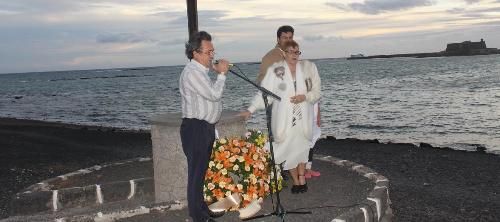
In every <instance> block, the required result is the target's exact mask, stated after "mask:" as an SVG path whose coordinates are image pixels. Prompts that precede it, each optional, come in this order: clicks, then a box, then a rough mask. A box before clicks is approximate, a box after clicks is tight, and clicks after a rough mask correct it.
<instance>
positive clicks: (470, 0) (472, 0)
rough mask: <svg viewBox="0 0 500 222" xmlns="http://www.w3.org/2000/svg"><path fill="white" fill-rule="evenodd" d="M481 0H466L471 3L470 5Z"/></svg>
mask: <svg viewBox="0 0 500 222" xmlns="http://www.w3.org/2000/svg"><path fill="white" fill-rule="evenodd" d="M480 1H481V0H465V2H466V3H467V4H469V5H470V4H474V3H478V2H480Z"/></svg>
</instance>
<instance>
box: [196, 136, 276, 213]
mask: <svg viewBox="0 0 500 222" xmlns="http://www.w3.org/2000/svg"><path fill="white" fill-rule="evenodd" d="M266 141H267V139H266V136H265V135H264V134H263V133H262V132H261V131H256V130H250V131H249V132H247V133H246V134H245V137H243V138H231V139H227V138H222V139H218V140H216V141H215V142H214V146H213V150H212V155H211V160H210V162H209V165H208V170H207V172H206V174H205V182H204V186H203V193H204V198H205V201H206V202H207V203H208V204H211V203H214V202H217V201H221V200H223V199H224V198H226V197H229V196H231V195H233V194H235V193H238V194H240V195H241V197H242V199H243V200H242V201H241V202H240V203H239V205H238V206H234V207H233V208H232V209H231V210H238V209H240V208H245V207H247V206H248V205H249V204H250V203H252V202H253V201H255V200H257V201H259V202H261V201H263V198H264V197H265V196H267V195H268V194H269V193H270V188H272V189H273V191H274V192H275V191H276V189H275V186H274V182H273V181H274V176H273V175H274V174H273V173H272V172H271V167H270V166H271V162H270V158H271V154H270V153H269V152H268V151H267V150H265V149H264V145H265V143H266ZM282 180H283V178H282V177H281V175H280V173H278V189H280V190H281V189H282Z"/></svg>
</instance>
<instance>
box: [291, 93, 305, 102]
mask: <svg viewBox="0 0 500 222" xmlns="http://www.w3.org/2000/svg"><path fill="white" fill-rule="evenodd" d="M304 101H306V95H303V94H300V95H296V96H292V97H290V102H291V103H294V104H299V103H301V102H304Z"/></svg>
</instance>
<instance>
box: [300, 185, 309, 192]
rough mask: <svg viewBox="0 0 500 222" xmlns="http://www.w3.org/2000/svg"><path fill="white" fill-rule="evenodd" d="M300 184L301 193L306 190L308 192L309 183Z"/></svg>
mask: <svg viewBox="0 0 500 222" xmlns="http://www.w3.org/2000/svg"><path fill="white" fill-rule="evenodd" d="M299 186H300V188H299V193H305V192H307V190H309V188H308V187H307V183H306V184H304V185H299Z"/></svg>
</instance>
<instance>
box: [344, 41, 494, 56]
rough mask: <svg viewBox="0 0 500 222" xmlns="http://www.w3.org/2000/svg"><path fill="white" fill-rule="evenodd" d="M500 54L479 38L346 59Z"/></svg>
mask: <svg viewBox="0 0 500 222" xmlns="http://www.w3.org/2000/svg"><path fill="white" fill-rule="evenodd" d="M491 54H500V50H499V49H497V48H487V47H486V42H485V41H484V40H483V39H481V41H480V42H471V41H465V42H461V43H448V45H447V46H446V50H445V51H441V52H427V53H409V54H392V55H374V56H364V55H362V54H356V55H351V57H349V58H347V59H374V58H393V57H413V58H425V57H441V56H473V55H491Z"/></svg>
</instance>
